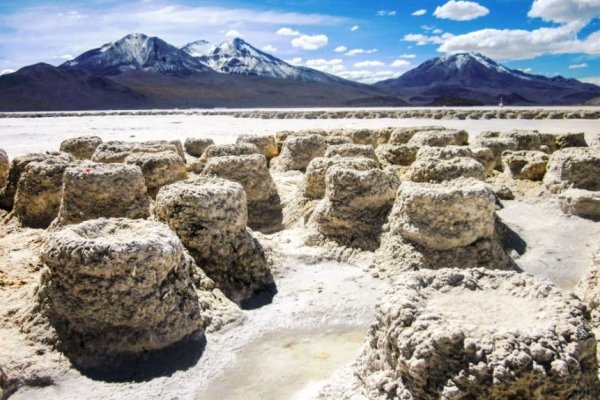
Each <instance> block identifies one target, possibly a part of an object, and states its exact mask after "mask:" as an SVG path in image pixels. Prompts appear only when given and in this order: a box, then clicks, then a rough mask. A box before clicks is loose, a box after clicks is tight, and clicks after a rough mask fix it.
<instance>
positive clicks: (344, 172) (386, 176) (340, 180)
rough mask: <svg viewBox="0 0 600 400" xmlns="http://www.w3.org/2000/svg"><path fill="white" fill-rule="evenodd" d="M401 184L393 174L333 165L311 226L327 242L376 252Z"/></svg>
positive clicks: (311, 220)
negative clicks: (383, 227) (331, 241)
mask: <svg viewBox="0 0 600 400" xmlns="http://www.w3.org/2000/svg"><path fill="white" fill-rule="evenodd" d="M399 183H400V182H399V179H398V178H397V176H396V175H395V174H394V173H393V172H390V171H383V170H380V169H368V170H365V171H359V170H356V169H350V168H344V167H339V166H333V167H331V168H329V169H328V170H327V173H326V177H325V188H326V189H325V198H324V199H323V200H321V201H320V202H319V203H318V204H317V206H316V207H315V210H314V212H313V214H312V216H311V219H310V221H309V224H310V225H311V226H314V228H315V229H316V231H318V232H319V233H320V234H321V235H323V236H324V237H325V239H329V240H333V241H334V242H337V243H338V244H340V245H343V246H347V247H353V248H359V249H364V250H374V249H376V248H377V247H378V245H379V236H380V234H381V228H382V226H383V224H384V222H385V220H386V218H387V215H388V213H389V211H390V209H391V207H392V204H393V203H394V198H395V196H396V189H397V188H398V185H399Z"/></svg>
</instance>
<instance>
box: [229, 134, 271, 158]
mask: <svg viewBox="0 0 600 400" xmlns="http://www.w3.org/2000/svg"><path fill="white" fill-rule="evenodd" d="M236 143H238V144H240V143H246V144H253V145H255V146H256V147H257V148H258V150H259V151H260V154H262V155H263V156H265V157H266V159H267V160H271V159H272V158H274V157H277V155H279V148H278V147H277V142H276V141H275V136H272V135H264V136H259V135H240V136H238V138H237V142H236Z"/></svg>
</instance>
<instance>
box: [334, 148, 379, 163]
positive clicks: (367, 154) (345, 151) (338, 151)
mask: <svg viewBox="0 0 600 400" xmlns="http://www.w3.org/2000/svg"><path fill="white" fill-rule="evenodd" d="M325 157H363V158H371V159H373V160H377V156H376V155H375V150H373V146H371V145H368V144H339V145H329V146H327V150H326V151H325Z"/></svg>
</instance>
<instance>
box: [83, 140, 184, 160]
mask: <svg viewBox="0 0 600 400" xmlns="http://www.w3.org/2000/svg"><path fill="white" fill-rule="evenodd" d="M162 152H174V153H177V154H178V155H179V156H180V157H181V158H182V160H183V161H184V162H185V155H184V153H183V147H182V146H181V142H180V141H179V140H174V141H167V140H153V141H147V142H139V143H137V142H124V141H111V142H106V143H102V144H101V145H99V146H98V147H97V148H96V151H95V152H94V155H93V156H92V161H94V162H98V163H123V162H125V159H126V158H127V157H128V156H130V155H131V154H134V153H162Z"/></svg>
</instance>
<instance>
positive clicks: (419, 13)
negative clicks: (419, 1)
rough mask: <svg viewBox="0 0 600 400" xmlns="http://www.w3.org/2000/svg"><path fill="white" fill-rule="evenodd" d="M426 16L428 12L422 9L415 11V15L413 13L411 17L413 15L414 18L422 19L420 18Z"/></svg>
mask: <svg viewBox="0 0 600 400" xmlns="http://www.w3.org/2000/svg"><path fill="white" fill-rule="evenodd" d="M425 14H427V10H426V9H424V8H422V9H420V10H417V11H415V12H414V13H412V14H410V15H412V16H414V17H420V16H422V15H425Z"/></svg>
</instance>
